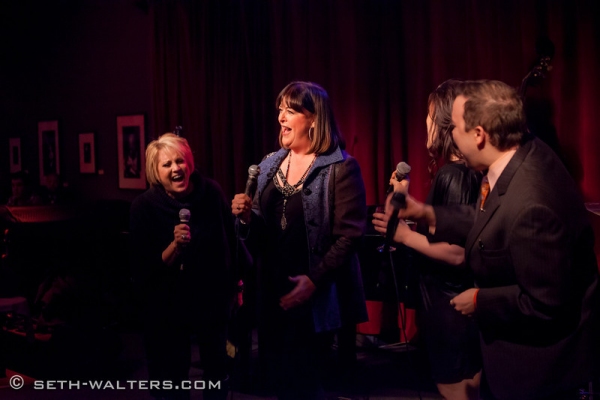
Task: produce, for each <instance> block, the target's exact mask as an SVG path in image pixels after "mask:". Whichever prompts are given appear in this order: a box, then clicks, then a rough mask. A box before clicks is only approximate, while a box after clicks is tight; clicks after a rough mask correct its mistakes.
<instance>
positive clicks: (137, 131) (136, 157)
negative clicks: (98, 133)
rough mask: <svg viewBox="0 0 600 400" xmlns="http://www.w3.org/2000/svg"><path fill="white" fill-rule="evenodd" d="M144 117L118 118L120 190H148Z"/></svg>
mask: <svg viewBox="0 0 600 400" xmlns="http://www.w3.org/2000/svg"><path fill="white" fill-rule="evenodd" d="M145 133H146V132H145V126H144V115H143V114H137V115H123V116H118V117H117V147H118V149H117V151H118V152H119V157H118V160H119V188H121V189H146V159H145V151H144V149H145V143H144V138H145V137H146V136H145Z"/></svg>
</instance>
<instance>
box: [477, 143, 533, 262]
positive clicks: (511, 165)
mask: <svg viewBox="0 0 600 400" xmlns="http://www.w3.org/2000/svg"><path fill="white" fill-rule="evenodd" d="M533 143H534V140H529V141H527V142H525V143H524V144H523V145H522V146H521V147H519V148H518V149H517V151H516V153H515V155H514V156H513V158H511V160H510V161H509V162H508V164H507V165H506V168H504V171H502V174H500V177H499V178H498V181H497V182H496V185H495V186H494V188H493V189H492V191H491V192H490V194H489V195H488V197H487V200H486V202H485V210H484V211H480V210H479V209H477V210H476V211H475V212H476V213H477V217H476V219H475V222H474V224H473V228H472V229H471V231H470V232H469V235H468V236H467V241H466V243H465V251H466V254H467V257H469V254H470V252H471V249H472V247H473V245H474V244H475V242H476V241H477V238H478V237H479V236H480V234H481V231H482V230H483V229H484V228H485V226H486V225H487V224H488V223H489V222H490V220H491V219H492V216H493V215H494V214H495V213H496V211H497V210H498V208H499V207H500V206H501V204H502V197H503V196H504V194H505V193H506V191H507V190H508V186H509V185H510V182H511V181H512V179H513V177H514V176H515V173H516V172H517V170H518V169H519V167H520V166H521V164H523V161H525V158H526V157H527V155H528V154H529V152H530V151H531V148H532V146H533Z"/></svg>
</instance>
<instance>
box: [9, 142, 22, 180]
mask: <svg viewBox="0 0 600 400" xmlns="http://www.w3.org/2000/svg"><path fill="white" fill-rule="evenodd" d="M8 150H9V151H10V154H9V156H8V159H9V160H10V173H11V174H12V173H15V172H19V171H21V138H10V139H8Z"/></svg>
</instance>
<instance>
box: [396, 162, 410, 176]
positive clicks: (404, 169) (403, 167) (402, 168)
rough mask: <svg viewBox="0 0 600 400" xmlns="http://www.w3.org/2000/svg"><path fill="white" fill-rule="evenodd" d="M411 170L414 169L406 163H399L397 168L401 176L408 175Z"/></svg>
mask: <svg viewBox="0 0 600 400" xmlns="http://www.w3.org/2000/svg"><path fill="white" fill-rule="evenodd" d="M411 169H412V168H411V167H410V165H408V164H407V163H405V162H404V161H401V162H399V163H398V165H397V166H396V172H397V173H398V174H400V175H406V174H408V173H409V172H410V170H411Z"/></svg>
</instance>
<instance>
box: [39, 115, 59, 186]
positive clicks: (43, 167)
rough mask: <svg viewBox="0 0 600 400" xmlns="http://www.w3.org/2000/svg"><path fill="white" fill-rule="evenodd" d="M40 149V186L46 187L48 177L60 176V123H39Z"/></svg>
mask: <svg viewBox="0 0 600 400" xmlns="http://www.w3.org/2000/svg"><path fill="white" fill-rule="evenodd" d="M38 148H39V156H40V184H41V185H46V176H48V175H50V174H57V175H59V174H60V152H59V146H58V121H41V122H38Z"/></svg>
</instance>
